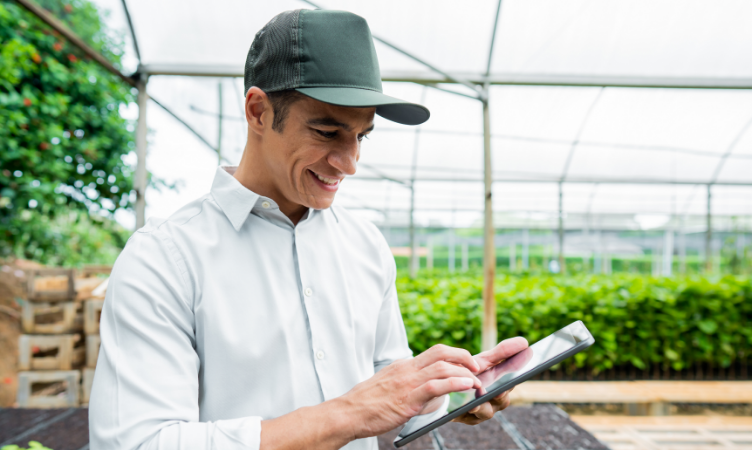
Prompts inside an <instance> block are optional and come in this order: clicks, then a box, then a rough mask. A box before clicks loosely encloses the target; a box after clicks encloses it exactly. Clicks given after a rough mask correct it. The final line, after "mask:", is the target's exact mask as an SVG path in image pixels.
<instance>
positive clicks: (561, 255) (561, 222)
mask: <svg viewBox="0 0 752 450" xmlns="http://www.w3.org/2000/svg"><path fill="white" fill-rule="evenodd" d="M565 270H566V267H565V265H564V188H563V183H562V182H559V273H564V272H565Z"/></svg>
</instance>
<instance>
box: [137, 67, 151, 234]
mask: <svg viewBox="0 0 752 450" xmlns="http://www.w3.org/2000/svg"><path fill="white" fill-rule="evenodd" d="M148 79H149V77H148V76H143V77H141V79H140V80H139V82H138V126H137V127H136V158H137V161H136V174H135V177H134V180H133V188H134V190H135V191H136V229H137V230H138V229H139V228H141V227H143V226H144V223H145V222H146V184H147V177H146V145H147V142H146V132H147V125H146V109H147V103H148V101H149V95H148V94H147V93H146V83H147V82H148Z"/></svg>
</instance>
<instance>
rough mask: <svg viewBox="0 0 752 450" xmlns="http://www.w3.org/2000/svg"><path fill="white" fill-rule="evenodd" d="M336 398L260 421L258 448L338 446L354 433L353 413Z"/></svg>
mask: <svg viewBox="0 0 752 450" xmlns="http://www.w3.org/2000/svg"><path fill="white" fill-rule="evenodd" d="M348 409H349V408H348V407H347V403H346V402H345V401H343V400H341V399H340V398H336V399H333V400H329V401H327V402H324V403H321V404H319V405H316V406H308V407H304V408H300V409H297V410H295V411H293V412H291V413H289V414H285V415H284V416H280V417H277V418H276V419H271V420H264V421H262V422H261V450H288V449H289V450H293V449H294V450H298V449H301V448H315V449H322V450H327V449H332V450H335V449H339V448H341V447H344V446H345V445H347V444H348V443H349V442H350V441H352V440H354V437H355V434H356V433H355V428H354V427H355V426H356V422H355V420H354V415H353V414H352V413H351V412H349V411H348Z"/></svg>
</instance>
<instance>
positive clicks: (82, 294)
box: [74, 277, 109, 301]
mask: <svg viewBox="0 0 752 450" xmlns="http://www.w3.org/2000/svg"><path fill="white" fill-rule="evenodd" d="M108 279H109V278H100V277H90V278H76V279H75V280H74V284H75V286H76V300H78V301H84V300H88V299H90V298H104V291H103V290H102V289H99V287H100V286H102V285H103V284H104V285H105V289H106V283H107V280H108ZM99 291H102V292H101V295H97V293H99Z"/></svg>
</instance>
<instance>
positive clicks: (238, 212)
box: [211, 166, 259, 231]
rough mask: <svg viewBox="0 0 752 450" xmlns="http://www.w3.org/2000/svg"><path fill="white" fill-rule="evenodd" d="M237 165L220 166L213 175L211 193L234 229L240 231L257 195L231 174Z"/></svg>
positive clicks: (257, 197) (254, 203)
mask: <svg viewBox="0 0 752 450" xmlns="http://www.w3.org/2000/svg"><path fill="white" fill-rule="evenodd" d="M237 168H238V167H237V166H220V167H219V168H217V173H216V174H215V175H214V182H212V187H211V195H212V197H214V201H216V202H217V204H218V205H219V207H220V208H222V212H224V213H225V215H226V216H227V218H228V219H229V220H230V223H232V226H233V227H234V228H235V231H240V227H242V226H243V224H244V223H245V221H246V219H248V215H249V214H250V213H251V210H252V209H253V207H254V205H256V201H258V199H259V195H258V194H257V193H255V192H253V191H252V190H250V189H248V188H247V187H245V186H243V185H242V184H240V182H239V181H238V180H236V179H235V177H233V176H232V175H233V174H234V173H235V170H237Z"/></svg>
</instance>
